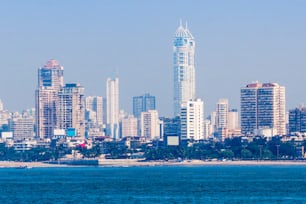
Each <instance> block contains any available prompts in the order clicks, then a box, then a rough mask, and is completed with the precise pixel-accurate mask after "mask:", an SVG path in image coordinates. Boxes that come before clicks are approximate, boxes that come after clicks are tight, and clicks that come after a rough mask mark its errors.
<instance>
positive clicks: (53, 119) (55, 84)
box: [35, 59, 64, 138]
mask: <svg viewBox="0 0 306 204" xmlns="http://www.w3.org/2000/svg"><path fill="white" fill-rule="evenodd" d="M63 85H64V68H63V67H62V66H61V65H60V64H59V63H58V61H56V60H54V59H51V60H49V61H48V62H47V63H46V65H45V66H43V67H41V68H39V69H38V87H37V90H36V92H35V95H36V96H35V98H36V100H35V106H36V117H35V120H36V121H35V122H36V136H37V137H40V138H52V137H53V133H54V129H55V128H57V115H58V91H59V90H60V88H61V87H62V86H63Z"/></svg>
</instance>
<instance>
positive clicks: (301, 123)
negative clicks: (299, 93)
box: [289, 107, 306, 133]
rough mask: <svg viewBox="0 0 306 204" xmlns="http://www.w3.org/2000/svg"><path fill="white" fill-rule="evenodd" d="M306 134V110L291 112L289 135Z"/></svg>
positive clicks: (300, 108)
mask: <svg viewBox="0 0 306 204" xmlns="http://www.w3.org/2000/svg"><path fill="white" fill-rule="evenodd" d="M293 132H301V133H305V132H306V108H305V107H298V108H295V109H292V110H289V133H293Z"/></svg>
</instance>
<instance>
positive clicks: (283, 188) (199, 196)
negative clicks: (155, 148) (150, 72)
mask: <svg viewBox="0 0 306 204" xmlns="http://www.w3.org/2000/svg"><path fill="white" fill-rule="evenodd" d="M0 203H32V204H35V203H137V204H140V203H214V204H215V203H305V204H306V166H202V167H182V166H179V167H175V166H162V167H118V168H117V167H111V168H110V167H108V168H105V167H79V168H77V167H76V168H32V169H14V168H7V169H0Z"/></svg>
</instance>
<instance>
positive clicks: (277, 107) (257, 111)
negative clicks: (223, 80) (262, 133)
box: [240, 82, 286, 135]
mask: <svg viewBox="0 0 306 204" xmlns="http://www.w3.org/2000/svg"><path fill="white" fill-rule="evenodd" d="M240 105H241V107H240V108H241V132H242V134H254V131H255V130H257V129H267V128H269V129H273V130H274V131H273V134H274V135H284V134H286V111H285V87H283V86H279V85H278V84H277V83H264V84H261V83H258V82H257V83H253V84H248V85H246V87H243V88H241V90H240Z"/></svg>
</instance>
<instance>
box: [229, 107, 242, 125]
mask: <svg viewBox="0 0 306 204" xmlns="http://www.w3.org/2000/svg"><path fill="white" fill-rule="evenodd" d="M228 129H229V130H239V129H240V127H239V114H238V110H237V109H231V110H229V111H228Z"/></svg>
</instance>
